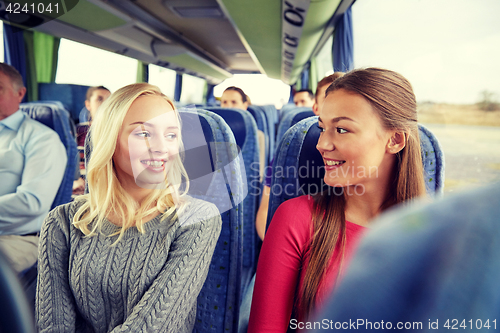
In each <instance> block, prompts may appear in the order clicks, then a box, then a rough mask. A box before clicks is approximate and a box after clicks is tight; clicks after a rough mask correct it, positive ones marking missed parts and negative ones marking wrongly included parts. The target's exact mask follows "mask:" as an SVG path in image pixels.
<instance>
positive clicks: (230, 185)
mask: <svg viewBox="0 0 500 333" xmlns="http://www.w3.org/2000/svg"><path fill="white" fill-rule="evenodd" d="M180 115H181V119H182V137H183V141H184V147H185V148H186V151H185V160H184V164H185V167H186V170H187V172H188V175H189V178H190V182H191V186H190V190H189V194H190V195H192V196H193V197H196V198H199V199H203V200H207V201H210V202H212V203H214V204H216V205H217V206H218V207H219V210H220V211H221V212H222V214H221V218H222V231H221V235H220V237H219V240H218V242H217V246H216V248H215V251H214V255H213V257H212V262H211V264H210V269H209V272H208V276H207V280H206V282H205V284H204V285H203V288H202V290H201V292H200V295H199V296H198V305H197V312H196V322H195V328H194V332H221V333H222V332H233V331H235V329H236V327H237V323H238V311H237V309H239V305H240V299H241V289H240V288H241V287H240V285H241V274H242V272H241V269H242V250H243V249H242V248H243V244H242V243H243V229H242V227H241V226H242V224H243V197H244V194H245V190H246V189H245V188H244V186H242V184H243V183H244V182H243V177H244V174H243V172H244V166H243V161H241V159H242V156H241V154H239V151H238V150H237V147H236V141H235V139H234V136H233V134H232V132H231V129H230V128H229V126H228V125H227V124H226V123H225V122H224V120H223V119H222V118H221V117H219V116H217V115H216V114H213V113H211V112H207V111H201V110H200V111H198V112H192V111H182V110H181V111H180ZM197 122H199V123H200V124H201V127H202V131H203V133H200V131H199V129H198V127H197V126H195V125H196V123H197ZM208 147H210V149H207V148H208ZM201 159H205V161H202V160H201ZM193 166H198V167H196V168H193ZM218 171H219V172H220V171H223V172H224V171H225V174H224V177H225V179H227V180H226V181H227V183H226V184H222V186H220V185H221V184H219V187H216V188H215V190H216V191H217V192H221V191H225V192H226V193H228V192H231V194H232V198H233V200H234V206H233V207H232V208H231V209H229V210H227V211H225V210H226V209H227V208H225V207H224V205H225V204H226V203H221V202H220V199H221V196H215V197H211V196H210V193H209V190H208V189H207V184H208V183H209V182H207V181H206V180H205V181H204V180H203V178H204V177H205V175H206V174H207V172H208V173H209V174H212V175H213V174H214V173H216V172H218ZM224 185H226V188H223V186H224ZM205 193H206V194H205ZM207 194H208V195H207Z"/></svg>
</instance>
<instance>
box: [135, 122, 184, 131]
mask: <svg viewBox="0 0 500 333" xmlns="http://www.w3.org/2000/svg"><path fill="white" fill-rule="evenodd" d="M132 125H144V126H149V127H153V126H154V125H153V124H151V123H148V122H145V121H144V122H143V121H136V122H135V123H132V124H129V126H132ZM178 128H179V126H169V127H167V129H178Z"/></svg>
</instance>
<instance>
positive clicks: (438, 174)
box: [418, 124, 444, 196]
mask: <svg viewBox="0 0 500 333" xmlns="http://www.w3.org/2000/svg"><path fill="white" fill-rule="evenodd" d="M418 129H419V136H420V148H421V149H422V161H423V163H424V172H425V175H424V180H425V187H426V190H427V193H429V194H431V193H435V194H436V195H438V196H441V195H442V194H443V190H444V153H443V149H442V148H441V145H440V143H439V141H438V140H437V138H436V137H435V136H434V134H432V132H431V131H430V130H429V129H428V128H427V127H425V126H424V125H422V124H419V125H418Z"/></svg>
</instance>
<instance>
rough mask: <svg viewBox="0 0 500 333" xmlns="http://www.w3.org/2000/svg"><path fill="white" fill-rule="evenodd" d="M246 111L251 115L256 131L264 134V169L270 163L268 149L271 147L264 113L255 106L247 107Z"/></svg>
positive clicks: (260, 108)
mask: <svg viewBox="0 0 500 333" xmlns="http://www.w3.org/2000/svg"><path fill="white" fill-rule="evenodd" d="M247 111H248V112H250V113H251V114H252V116H253V119H254V120H255V122H256V123H257V129H258V130H259V131H262V133H264V138H265V147H264V151H265V153H264V154H265V156H264V167H266V166H268V164H269V162H270V161H269V152H270V150H269V148H270V146H271V136H270V135H269V126H268V124H267V118H266V115H265V112H264V110H263V109H262V107H260V106H257V105H249V106H248V109H247Z"/></svg>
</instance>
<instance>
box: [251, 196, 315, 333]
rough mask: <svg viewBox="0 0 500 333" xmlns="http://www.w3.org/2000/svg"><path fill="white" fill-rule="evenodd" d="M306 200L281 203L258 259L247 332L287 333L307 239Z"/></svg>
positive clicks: (307, 211)
mask: <svg viewBox="0 0 500 333" xmlns="http://www.w3.org/2000/svg"><path fill="white" fill-rule="evenodd" d="M307 198H308V197H306V196H304V197H299V198H296V199H291V200H288V201H286V202H284V203H283V204H281V205H280V206H279V208H278V210H277V211H276V213H275V214H274V217H273V219H272V222H271V224H270V226H269V229H268V231H267V233H266V237H265V238H264V243H263V245H262V249H261V252H260V256H259V263H258V266H257V276H256V280H255V289H254V293H253V300H252V309H251V313H250V321H249V327H248V333H254V332H258V333H264V332H282V333H283V332H286V331H287V328H288V325H289V322H290V317H291V314H292V308H293V302H294V297H295V292H296V289H297V285H298V282H299V279H300V270H301V267H302V263H303V254H304V251H305V247H306V244H307V241H308V239H309V238H310V226H311V223H310V221H311V213H310V206H309V202H308V200H307Z"/></svg>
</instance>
